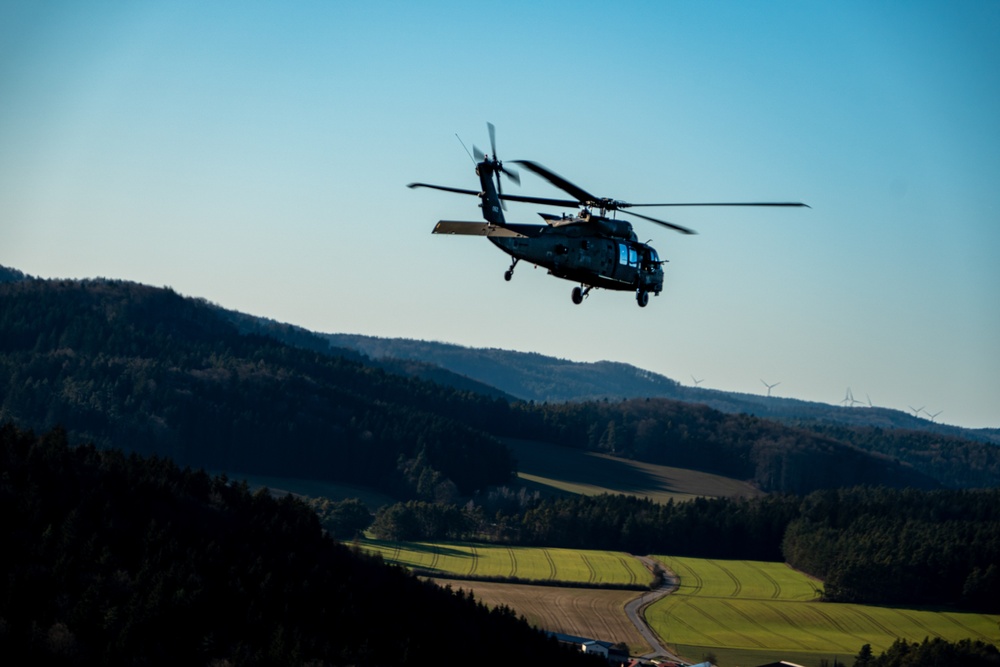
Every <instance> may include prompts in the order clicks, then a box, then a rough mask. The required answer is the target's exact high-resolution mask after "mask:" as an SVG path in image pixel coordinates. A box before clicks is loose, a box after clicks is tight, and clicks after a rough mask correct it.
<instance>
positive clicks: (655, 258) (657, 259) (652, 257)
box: [649, 248, 660, 264]
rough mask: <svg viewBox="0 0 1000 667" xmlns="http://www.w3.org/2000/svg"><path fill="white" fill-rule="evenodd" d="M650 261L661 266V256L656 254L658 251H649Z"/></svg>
mask: <svg viewBox="0 0 1000 667" xmlns="http://www.w3.org/2000/svg"><path fill="white" fill-rule="evenodd" d="M649 261H650V263H652V264H659V262H660V256H659V255H657V254H656V251H655V250H653V249H652V248H650V249H649Z"/></svg>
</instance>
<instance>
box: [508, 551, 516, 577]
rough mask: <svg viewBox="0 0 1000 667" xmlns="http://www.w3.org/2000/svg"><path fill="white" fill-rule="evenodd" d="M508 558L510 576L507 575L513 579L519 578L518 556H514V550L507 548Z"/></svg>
mask: <svg viewBox="0 0 1000 667" xmlns="http://www.w3.org/2000/svg"><path fill="white" fill-rule="evenodd" d="M507 557H508V558H510V574H509V575H507V576H509V577H510V578H511V579H513V578H514V577H516V576H517V556H515V555H514V550H513V549H511V548H510V547H507Z"/></svg>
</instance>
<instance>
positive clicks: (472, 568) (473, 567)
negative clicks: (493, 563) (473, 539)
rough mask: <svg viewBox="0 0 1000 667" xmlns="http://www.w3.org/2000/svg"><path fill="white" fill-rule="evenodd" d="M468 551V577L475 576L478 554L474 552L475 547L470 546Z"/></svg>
mask: <svg viewBox="0 0 1000 667" xmlns="http://www.w3.org/2000/svg"><path fill="white" fill-rule="evenodd" d="M469 549H470V550H471V554H472V564H471V565H470V566H469V576H470V577H471V576H473V575H475V574H476V570H477V569H478V568H479V552H478V551H476V545H474V544H470V545H469Z"/></svg>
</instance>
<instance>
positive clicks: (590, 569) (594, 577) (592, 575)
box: [583, 554, 598, 584]
mask: <svg viewBox="0 0 1000 667" xmlns="http://www.w3.org/2000/svg"><path fill="white" fill-rule="evenodd" d="M583 564H584V565H586V566H587V572H589V573H590V574H589V575H588V576H587V583H589V584H593V583H595V582H596V581H597V580H598V576H597V570H595V569H594V564H593V563H591V562H590V558H588V557H587V554H583Z"/></svg>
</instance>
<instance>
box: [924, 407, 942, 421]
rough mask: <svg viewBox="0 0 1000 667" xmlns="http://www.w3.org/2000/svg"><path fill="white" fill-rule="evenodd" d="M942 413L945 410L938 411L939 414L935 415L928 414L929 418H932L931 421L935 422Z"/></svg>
mask: <svg viewBox="0 0 1000 667" xmlns="http://www.w3.org/2000/svg"><path fill="white" fill-rule="evenodd" d="M924 412H927V411H926V410H925V411H924ZM942 412H944V410H938V411H937V412H935V413H934V414H931V413H929V412H927V416H928V417H930V420H931V421H934V420H935V419H937V416H938V415H939V414H941V413H942Z"/></svg>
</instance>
